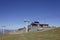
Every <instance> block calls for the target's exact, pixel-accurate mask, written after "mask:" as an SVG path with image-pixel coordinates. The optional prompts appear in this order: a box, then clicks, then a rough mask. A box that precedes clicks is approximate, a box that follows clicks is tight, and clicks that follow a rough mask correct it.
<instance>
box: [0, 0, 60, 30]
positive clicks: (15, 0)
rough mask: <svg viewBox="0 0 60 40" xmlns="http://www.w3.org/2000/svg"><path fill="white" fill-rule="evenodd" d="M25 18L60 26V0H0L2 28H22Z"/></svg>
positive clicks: (0, 24)
mask: <svg viewBox="0 0 60 40" xmlns="http://www.w3.org/2000/svg"><path fill="white" fill-rule="evenodd" d="M24 19H28V20H29V21H30V23H31V22H33V21H39V22H40V23H43V24H49V25H50V26H60V0H0V28H2V26H6V27H5V29H18V28H22V27H24V26H25V23H24ZM30 23H29V24H30Z"/></svg>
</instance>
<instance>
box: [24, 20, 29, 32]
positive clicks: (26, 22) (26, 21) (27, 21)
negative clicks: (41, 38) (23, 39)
mask: <svg viewBox="0 0 60 40" xmlns="http://www.w3.org/2000/svg"><path fill="white" fill-rule="evenodd" d="M24 22H25V24H26V32H28V23H29V20H27V19H25V20H24Z"/></svg>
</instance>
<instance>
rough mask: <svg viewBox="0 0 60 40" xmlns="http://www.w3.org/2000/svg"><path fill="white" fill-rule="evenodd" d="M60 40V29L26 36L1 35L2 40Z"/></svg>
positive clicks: (25, 34) (26, 34)
mask: <svg viewBox="0 0 60 40" xmlns="http://www.w3.org/2000/svg"><path fill="white" fill-rule="evenodd" d="M2 38H3V39H4V40H60V28H56V29H52V30H48V31H44V32H31V33H24V34H16V35H9V34H4V36H2V35H0V40H2Z"/></svg>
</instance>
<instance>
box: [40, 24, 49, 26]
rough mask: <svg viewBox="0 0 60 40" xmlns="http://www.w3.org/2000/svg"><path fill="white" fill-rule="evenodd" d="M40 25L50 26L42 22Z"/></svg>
mask: <svg viewBox="0 0 60 40" xmlns="http://www.w3.org/2000/svg"><path fill="white" fill-rule="evenodd" d="M40 25H44V26H48V24H40Z"/></svg>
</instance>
